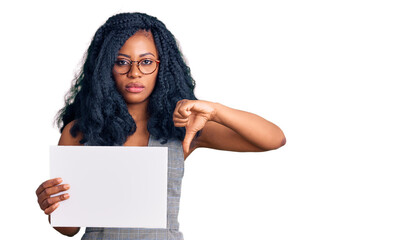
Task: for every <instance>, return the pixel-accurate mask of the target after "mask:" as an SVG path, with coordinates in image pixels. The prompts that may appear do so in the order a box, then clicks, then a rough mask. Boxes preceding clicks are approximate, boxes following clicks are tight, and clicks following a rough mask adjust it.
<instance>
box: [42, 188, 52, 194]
mask: <svg viewBox="0 0 409 240" xmlns="http://www.w3.org/2000/svg"><path fill="white" fill-rule="evenodd" d="M44 192H45V194H46V195H48V196H49V195H51V194H52V190H51V188H46V189H45V190H44Z"/></svg>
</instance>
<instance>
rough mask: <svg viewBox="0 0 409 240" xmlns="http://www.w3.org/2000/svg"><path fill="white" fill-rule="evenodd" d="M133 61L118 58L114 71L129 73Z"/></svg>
mask: <svg viewBox="0 0 409 240" xmlns="http://www.w3.org/2000/svg"><path fill="white" fill-rule="evenodd" d="M131 65H132V63H131V62H130V61H128V60H125V59H120V60H116V61H115V64H114V71H115V72H117V73H127V72H129V69H131Z"/></svg>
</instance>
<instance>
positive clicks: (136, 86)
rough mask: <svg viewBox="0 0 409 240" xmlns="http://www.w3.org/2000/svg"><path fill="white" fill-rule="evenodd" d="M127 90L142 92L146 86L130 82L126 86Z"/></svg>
mask: <svg viewBox="0 0 409 240" xmlns="http://www.w3.org/2000/svg"><path fill="white" fill-rule="evenodd" d="M125 89H126V91H128V92H131V93H140V92H142V91H143V90H145V86H144V85H142V84H140V83H128V84H127V85H126V86H125Z"/></svg>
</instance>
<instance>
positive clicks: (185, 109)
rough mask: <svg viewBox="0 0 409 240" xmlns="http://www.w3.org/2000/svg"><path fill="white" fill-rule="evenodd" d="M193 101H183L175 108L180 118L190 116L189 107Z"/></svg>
mask: <svg viewBox="0 0 409 240" xmlns="http://www.w3.org/2000/svg"><path fill="white" fill-rule="evenodd" d="M193 105H194V103H193V102H191V101H186V102H183V103H182V104H181V105H180V106H179V107H178V108H177V110H178V111H177V113H179V115H180V116H181V117H182V118H187V117H189V116H190V114H191V111H190V109H191V108H192V107H193Z"/></svg>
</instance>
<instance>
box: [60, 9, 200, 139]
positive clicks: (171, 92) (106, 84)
mask: <svg viewBox="0 0 409 240" xmlns="http://www.w3.org/2000/svg"><path fill="white" fill-rule="evenodd" d="M139 30H145V31H150V32H151V33H152V35H153V38H154V42H155V45H156V48H157V50H158V53H159V58H160V66H159V69H158V75H157V78H156V85H155V88H154V90H153V92H152V94H151V95H150V96H149V105H148V114H149V120H148V131H149V133H150V134H151V135H152V136H153V137H154V138H156V139H160V140H161V141H162V143H165V142H167V140H168V139H172V138H176V139H179V140H183V138H184V135H185V129H184V128H176V127H175V126H174V123H173V120H172V115H173V111H174V108H175V106H176V103H177V101H179V100H181V99H192V100H196V99H197V98H196V97H195V95H194V93H193V90H194V88H195V81H194V80H193V78H192V76H191V74H190V68H189V67H188V66H187V65H186V63H185V61H184V59H183V56H182V53H181V51H180V50H179V47H178V45H177V43H176V40H175V37H174V36H173V34H172V33H171V32H170V31H169V30H168V29H167V28H166V26H165V25H164V24H163V23H162V22H161V21H159V20H158V19H157V18H155V17H152V16H149V15H147V14H144V13H120V14H117V15H114V16H112V17H110V18H109V19H108V20H107V21H106V22H105V24H103V25H102V26H101V27H100V28H99V29H98V30H97V32H96V33H95V35H94V37H93V40H92V42H91V44H90V46H89V48H88V51H87V52H86V58H85V62H84V65H83V67H82V69H81V72H80V73H79V74H78V75H77V76H76V77H75V79H74V81H73V83H72V86H71V89H70V90H69V92H68V93H67V95H66V96H65V106H64V107H63V108H62V109H61V110H60V111H59V112H58V114H57V116H56V123H57V125H58V127H59V129H60V132H62V131H63V129H64V127H65V126H66V125H67V124H68V123H69V122H71V121H73V120H75V122H74V125H73V127H72V128H71V130H70V133H71V135H72V136H73V137H76V136H77V134H78V133H79V132H81V133H82V134H83V138H82V139H81V141H80V143H81V144H85V143H86V144H87V145H91V146H121V145H123V144H124V143H125V141H126V139H127V137H128V136H130V135H132V134H133V133H134V132H135V131H136V127H137V126H136V124H135V121H134V120H133V118H132V116H131V115H130V114H129V112H128V108H127V105H126V103H125V100H124V98H123V97H122V96H121V94H120V93H119V92H118V90H117V89H116V86H115V80H114V78H113V76H112V67H113V65H114V62H115V60H116V57H117V54H118V51H119V49H120V48H121V47H122V45H123V44H124V43H125V41H126V40H127V39H128V38H129V37H131V36H132V35H133V34H135V33H136V32H137V31H139Z"/></svg>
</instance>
